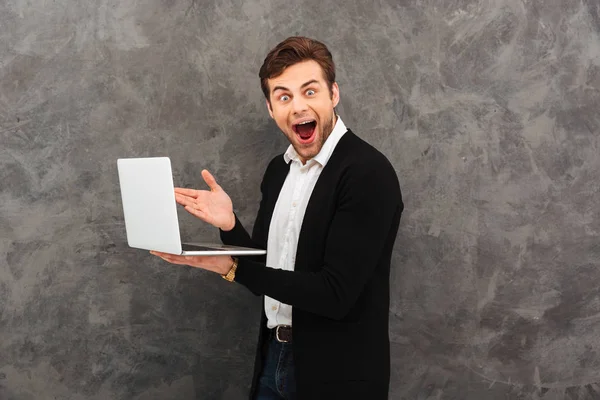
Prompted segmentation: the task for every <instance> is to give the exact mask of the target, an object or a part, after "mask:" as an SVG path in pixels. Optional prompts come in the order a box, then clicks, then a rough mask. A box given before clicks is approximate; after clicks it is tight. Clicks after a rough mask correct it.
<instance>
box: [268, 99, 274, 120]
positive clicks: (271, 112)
mask: <svg viewBox="0 0 600 400" xmlns="http://www.w3.org/2000/svg"><path fill="white" fill-rule="evenodd" d="M267 109H268V110H269V115H270V116H271V118H273V119H275V117H273V109H272V108H271V102H270V101H269V99H267Z"/></svg>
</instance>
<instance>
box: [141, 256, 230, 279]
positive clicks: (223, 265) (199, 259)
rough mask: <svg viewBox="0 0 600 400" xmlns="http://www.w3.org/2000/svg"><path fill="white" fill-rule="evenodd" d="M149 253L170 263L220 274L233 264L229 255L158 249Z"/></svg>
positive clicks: (227, 270) (226, 271)
mask: <svg viewBox="0 0 600 400" xmlns="http://www.w3.org/2000/svg"><path fill="white" fill-rule="evenodd" d="M150 254H153V255H155V256H158V257H160V258H162V259H163V260H165V261H166V262H169V263H171V264H178V265H189V266H190V267H196V268H202V269H205V270H207V271H212V272H216V273H218V274H221V275H226V274H227V273H228V272H229V270H230V269H231V266H232V265H233V259H232V258H231V257H230V256H180V255H175V254H169V253H161V252H158V251H151V252H150Z"/></svg>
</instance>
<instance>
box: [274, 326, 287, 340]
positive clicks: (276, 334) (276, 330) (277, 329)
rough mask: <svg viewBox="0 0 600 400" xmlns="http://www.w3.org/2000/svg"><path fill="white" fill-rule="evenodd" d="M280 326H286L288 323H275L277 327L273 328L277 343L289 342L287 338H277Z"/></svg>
mask: <svg viewBox="0 0 600 400" xmlns="http://www.w3.org/2000/svg"><path fill="white" fill-rule="evenodd" d="M282 326H285V327H288V326H289V325H277V328H275V338H276V339H277V341H278V342H279V343H289V340H283V339H280V338H279V328H281V327H282Z"/></svg>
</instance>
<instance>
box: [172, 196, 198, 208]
mask: <svg viewBox="0 0 600 400" xmlns="http://www.w3.org/2000/svg"><path fill="white" fill-rule="evenodd" d="M195 200H196V199H194V198H192V197H189V196H185V195H181V194H178V193H175V201H176V202H177V203H179V204H181V205H182V206H193V205H194V204H195Z"/></svg>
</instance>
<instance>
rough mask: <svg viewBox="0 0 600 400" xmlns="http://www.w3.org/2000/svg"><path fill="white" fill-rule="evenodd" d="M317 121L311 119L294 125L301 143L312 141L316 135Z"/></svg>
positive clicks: (293, 127)
mask: <svg viewBox="0 0 600 400" xmlns="http://www.w3.org/2000/svg"><path fill="white" fill-rule="evenodd" d="M316 127H317V121H315V120H310V121H304V122H300V123H299V124H294V125H292V129H293V130H294V132H296V135H298V138H299V139H300V142H301V143H310V142H311V141H312V139H313V137H314V135H315V130H316Z"/></svg>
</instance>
